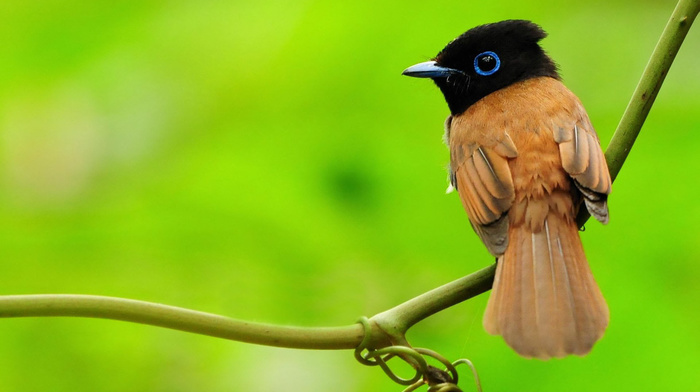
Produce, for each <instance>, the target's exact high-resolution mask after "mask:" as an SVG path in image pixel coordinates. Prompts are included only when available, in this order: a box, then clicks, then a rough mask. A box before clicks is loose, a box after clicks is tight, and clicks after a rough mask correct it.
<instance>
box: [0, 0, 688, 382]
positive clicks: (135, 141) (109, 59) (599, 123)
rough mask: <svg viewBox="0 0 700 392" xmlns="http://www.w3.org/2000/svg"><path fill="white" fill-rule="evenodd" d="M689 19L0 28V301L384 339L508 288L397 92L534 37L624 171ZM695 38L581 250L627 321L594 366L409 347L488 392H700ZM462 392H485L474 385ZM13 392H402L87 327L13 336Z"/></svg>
mask: <svg viewBox="0 0 700 392" xmlns="http://www.w3.org/2000/svg"><path fill="white" fill-rule="evenodd" d="M674 4H675V3H674V1H671V0H648V1H639V0H635V1H622V0H613V1H610V0H606V1H587V2H581V1H561V0H557V1H554V0H546V1H536V2H535V1H532V2H526V1H520V0H518V1H497V2H487V1H482V2H474V1H431V2H426V1H375V0H371V1H370V0H358V1H352V2H331V1H311V0H306V1H304V0H302V1H299V0H285V1H273V0H262V1H257V2H250V1H245V2H243V1H228V2H209V1H203V2H195V1H189V2H188V1H181V2H169V3H165V2H158V1H118V2H113V3H107V2H94V1H70V0H68V1H65V0H64V1H38V2H20V1H12V0H10V1H3V2H1V3H0V15H2V23H0V37H2V40H1V42H2V43H1V44H0V222H2V223H1V224H0V266H1V269H0V271H1V272H0V294H30V293H82V294H100V295H110V296H120V297H127V298H134V299H141V300H148V301H156V302H161V303H165V304H170V305H176V306H182V307H188V308H193V309H197V310H202V311H208V312H214V313H219V314H223V315H228V316H231V317H236V318H242V319H250V320H256V321H264V322H270V323H278V324H292V325H308V326H334V325H346V324H350V323H352V322H354V321H355V320H356V319H357V318H358V317H359V316H361V315H367V316H371V315H373V314H375V313H377V312H380V311H383V310H385V309H388V308H389V307H392V306H394V305H396V304H398V303H400V302H403V301H404V300H407V299H409V298H411V297H413V296H415V295H418V294H420V293H422V292H425V291H427V290H429V289H432V288H434V287H436V286H438V285H441V284H443V283H446V282H449V281H451V280H453V279H456V278H459V277H461V276H463V275H465V274H468V273H470V272H473V271H475V270H477V269H479V268H482V267H484V266H486V265H488V264H489V263H491V262H492V258H491V257H490V256H489V255H488V254H487V252H486V251H485V249H484V248H483V246H482V245H481V243H480V242H479V240H478V239H477V237H476V236H475V235H474V234H473V233H472V230H471V228H470V226H469V224H468V222H467V218H466V214H465V213H464V212H463V210H462V207H461V205H460V203H459V200H458V198H457V195H456V194H451V195H445V193H444V189H445V188H446V186H447V181H446V173H445V166H446V164H447V160H448V153H447V150H446V148H445V146H444V145H443V144H442V142H441V137H442V122H443V120H444V118H445V116H446V115H447V114H448V113H447V107H446V105H445V104H444V102H443V100H442V96H441V95H440V93H439V91H438V90H437V89H436V88H435V87H434V86H433V85H432V84H431V83H430V82H428V81H425V80H417V79H409V78H405V77H402V76H401V75H400V74H401V71H402V70H403V69H404V68H405V67H407V66H409V65H412V64H414V63H416V62H420V61H425V60H428V59H429V58H431V57H432V56H434V55H435V54H436V53H437V52H438V51H439V50H440V49H441V48H442V47H443V46H444V45H445V44H446V43H447V42H448V41H450V40H451V39H452V38H454V37H455V36H457V35H459V34H460V33H462V32H463V31H465V30H467V29H468V28H470V27H473V26H475V25H478V24H482V23H486V22H492V21H497V20H502V19H507V18H524V19H531V20H534V21H536V22H537V23H539V24H541V25H542V26H543V27H544V28H545V29H546V30H547V31H548V32H549V33H550V37H549V38H547V39H546V40H545V41H543V45H544V46H545V48H546V49H547V50H548V52H549V53H550V54H551V55H552V57H554V58H555V59H556V61H557V62H558V63H559V65H560V66H561V70H562V74H563V77H564V80H565V82H566V84H567V85H568V86H569V87H570V88H571V89H572V90H573V91H574V92H575V93H576V94H577V95H578V96H579V97H580V98H581V100H582V101H583V103H584V104H585V106H586V107H587V109H588V112H589V114H590V116H591V118H592V120H593V123H594V125H595V126H596V128H597V130H598V133H599V135H600V138H601V140H602V143H603V145H604V146H607V144H608V141H609V140H610V137H611V135H612V132H613V130H614V128H615V126H616V124H617V122H618V120H619V118H620V116H621V114H622V112H623V110H624V108H625V106H626V104H627V100H628V98H629V96H630V95H631V93H632V91H633V89H634V87H635V85H636V82H637V80H638V78H639V75H640V74H641V72H642V69H643V67H644V65H645V64H646V61H647V59H648V57H649V55H650V53H651V51H652V49H653V47H654V45H655V43H656V40H657V38H658V36H659V34H660V33H661V31H662V29H663V27H664V25H665V24H666V21H667V18H668V16H669V15H670V13H671V11H672V9H673V7H674ZM699 58H700V26H695V29H694V30H691V33H690V35H689V37H688V38H687V41H686V43H685V45H684V47H683V48H682V49H681V52H680V54H679V57H678V58H677V60H676V62H675V64H674V65H673V68H672V69H671V72H670V74H669V76H668V78H667V79H666V82H665V84H664V86H663V89H662V90H661V93H660V94H659V97H658V99H657V102H656V104H655V106H654V108H653V109H652V111H651V114H650V116H649V118H648V120H647V122H646V124H645V126H644V129H643V130H642V133H641V136H640V138H639V140H638V142H637V144H636V146H635V147H634V149H633V151H632V153H631V155H630V157H629V159H628V161H627V163H626V165H625V167H624V168H623V170H622V172H621V175H620V176H619V178H618V181H617V182H616V183H615V186H614V188H613V189H614V192H613V194H612V197H611V200H610V208H611V222H610V224H609V225H608V226H607V227H602V226H600V225H598V224H596V223H592V222H591V223H589V224H588V225H587V230H586V232H585V233H584V234H583V238H584V243H585V246H586V249H587V253H588V256H589V259H590V261H591V264H592V268H593V270H594V273H595V275H596V277H597V280H598V282H599V284H600V286H601V287H602V290H603V292H604V293H605V296H606V298H607V300H608V303H609V305H610V308H611V312H612V320H611V324H610V327H609V329H608V332H607V333H606V336H605V337H604V339H603V340H602V341H600V342H599V343H598V344H597V345H596V347H595V348H594V350H593V352H592V353H591V354H590V355H588V356H587V357H585V358H579V357H572V358H566V359H564V360H555V361H549V362H542V361H536V360H526V359H522V358H520V357H518V356H517V355H515V354H514V353H513V352H512V351H511V350H510V349H509V348H508V347H507V346H506V345H505V344H504V343H503V342H502V340H501V338H500V337H493V336H489V335H487V334H485V332H484V331H483V328H482V326H481V316H482V313H483V310H484V307H485V303H486V299H487V296H486V295H483V296H480V297H478V298H475V299H473V300H470V301H467V302H466V303H463V304H460V305H458V306H455V307H454V308H452V309H449V310H446V311H444V312H442V313H440V314H438V315H435V316H434V317H432V318H430V319H428V320H426V321H424V322H423V323H421V324H419V325H418V326H416V327H414V328H413V329H412V330H411V332H410V335H409V339H410V341H411V342H412V343H413V344H414V345H417V346H423V347H430V348H433V349H435V350H437V351H439V352H441V353H443V354H444V355H445V356H447V357H448V358H451V359H457V358H459V357H468V358H470V359H471V360H472V361H473V362H474V363H475V364H476V365H477V367H478V370H479V371H480V373H481V377H482V381H483V385H484V390H485V391H512V390H518V391H561V390H566V391H638V390H657V389H658V390H662V389H663V390H672V391H680V390H698V389H700V379H699V376H698V372H697V369H698V366H700V333H699V331H700V316H699V313H700V288H699V286H698V283H697V282H698V281H699V279H700V263H699V261H700V242H699V240H700V235H699V234H698V233H699V232H700V231H699V230H698V226H697V225H698V222H699V221H700V204H699V203H697V201H696V199H697V193H698V191H699V190H700V186H699V185H698V172H699V170H700V160H698V155H697V151H698V150H700V94H699V93H698V91H700V66H699V65H700V62H699ZM463 374H464V382H463V383H462V386H463V388H464V389H465V390H474V387H473V385H472V384H471V383H470V381H469V380H470V376H469V375H468V372H466V371H464V370H463ZM0 390H2V391H234V390H247V391H263V392H265V391H280V390H291V391H297V390H299V391H300V390H304V391H328V390H333V391H365V390H370V391H398V390H401V387H399V386H398V385H395V384H393V383H392V382H391V381H390V380H389V379H388V378H386V377H385V376H384V374H382V373H381V371H380V370H379V369H377V368H367V367H364V366H361V365H359V364H358V363H356V362H355V360H354V359H353V356H352V353H351V352H350V351H330V352H329V351H326V352H321V351H297V350H286V349H277V348H267V347H258V346H252V345H247V344H242V343H237V342H230V341H224V340H219V339H214V338H210V337H205V336H197V335H191V334H186V333H181V332H177V331H171V330H164V329H159V328H155V327H149V326H143V325H136V324H128V323H122V322H116V321H106V320H92V319H4V320H0Z"/></svg>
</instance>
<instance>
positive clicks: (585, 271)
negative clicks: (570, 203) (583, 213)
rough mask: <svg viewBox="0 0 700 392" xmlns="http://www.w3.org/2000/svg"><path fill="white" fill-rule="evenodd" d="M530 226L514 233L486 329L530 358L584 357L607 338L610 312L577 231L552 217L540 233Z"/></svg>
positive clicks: (500, 262)
mask: <svg viewBox="0 0 700 392" xmlns="http://www.w3.org/2000/svg"><path fill="white" fill-rule="evenodd" d="M525 226H526V225H521V226H519V227H511V228H510V229H509V233H508V235H509V245H508V248H507V249H506V252H505V254H504V255H503V256H501V257H499V259H498V266H497V267H496V278H495V281H494V283H493V292H492V293H491V297H490V298H489V302H488V305H487V307H486V313H485V315H484V328H485V329H486V331H487V332H488V333H490V334H494V335H503V338H504V339H505V341H506V343H508V345H509V346H511V347H512V348H513V349H514V350H515V351H517V352H518V353H519V354H520V355H523V356H526V357H537V358H541V359H548V358H551V357H563V356H565V355H568V354H577V355H584V354H586V353H588V352H589V351H590V350H591V348H592V347H593V344H595V342H596V341H597V340H598V339H600V338H601V337H602V336H603V332H605V328H606V327H607V325H608V320H609V311H608V306H607V304H606V303H605V299H604V298H603V295H602V294H601V293H600V289H599V288H598V285H597V284H596V282H595V280H594V279H593V275H592V274H591V270H590V268H589V267H588V262H587V261H586V256H585V255H584V253H583V246H582V245H581V239H580V238H579V235H578V228H577V227H576V224H575V223H574V222H566V221H565V220H564V219H563V218H561V217H559V216H557V215H556V214H553V213H550V214H549V215H548V216H547V219H546V220H545V224H544V227H543V228H542V230H541V231H540V232H538V233H533V232H532V231H530V230H529V229H527V228H526V227H525Z"/></svg>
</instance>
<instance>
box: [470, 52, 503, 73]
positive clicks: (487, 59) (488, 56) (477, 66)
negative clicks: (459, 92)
mask: <svg viewBox="0 0 700 392" xmlns="http://www.w3.org/2000/svg"><path fill="white" fill-rule="evenodd" d="M499 68H501V59H499V58H498V55H497V54H496V53H494V52H484V53H479V54H478V55H476V57H475V58H474V70H475V71H476V73H478V74H479V75H483V76H489V75H491V74H493V73H494V72H496V71H498V69H499Z"/></svg>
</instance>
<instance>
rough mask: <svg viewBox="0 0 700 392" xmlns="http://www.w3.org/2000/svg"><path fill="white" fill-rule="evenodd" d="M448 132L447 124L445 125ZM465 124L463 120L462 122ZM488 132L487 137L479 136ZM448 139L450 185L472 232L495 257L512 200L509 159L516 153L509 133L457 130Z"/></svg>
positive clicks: (505, 234) (501, 249)
mask: <svg viewBox="0 0 700 392" xmlns="http://www.w3.org/2000/svg"><path fill="white" fill-rule="evenodd" d="M447 125H448V127H447V133H448V134H449V133H450V132H449V125H450V124H447ZM461 125H462V126H464V123H462V124H461ZM483 135H488V136H487V137H480V136H483ZM452 136H453V137H451V138H450V171H451V175H450V178H451V181H452V185H453V186H454V187H455V188H456V189H457V191H458V192H459V197H460V199H461V200H462V205H463V206H464V209H465V210H466V211H467V215H468V216H469V220H470V222H471V224H472V227H473V228H474V231H476V233H477V234H478V235H479V237H480V238H481V240H482V241H483V242H484V244H485V245H486V247H487V248H488V250H489V252H491V254H493V255H494V256H498V255H502V254H503V253H504V252H505V249H506V246H507V245H508V215H507V214H506V212H507V211H508V210H509V209H510V207H511V205H512V204H513V200H514V197H515V196H514V195H515V191H514V187H513V178H512V176H511V173H510V168H509V166H508V159H509V158H515V157H516V156H517V150H516V148H515V144H513V141H512V140H511V138H510V136H508V133H507V132H505V131H503V132H501V133H500V134H495V133H488V134H485V133H482V132H479V131H472V130H470V129H460V132H459V135H458V136H456V137H455V135H452Z"/></svg>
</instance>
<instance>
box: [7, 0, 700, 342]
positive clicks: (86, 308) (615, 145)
mask: <svg viewBox="0 0 700 392" xmlns="http://www.w3.org/2000/svg"><path fill="white" fill-rule="evenodd" d="M699 11H700V0H680V1H679V3H678V5H677V7H676V9H675V10H674V12H673V15H672V16H671V19H670V20H669V22H668V24H667V25H666V28H665V29H664V32H663V34H662V35H661V38H660V40H659V43H658V44H657V46H656V48H655V49H654V52H653V54H652V56H651V59H650V60H649V64H648V65H647V67H646V69H645V71H644V74H643V75H642V79H641V81H640V82H639V85H638V86H637V89H636V90H635V92H634V95H633V96H632V99H631V101H630V103H629V105H628V106H627V109H626V110H625V113H624V115H623V116H622V119H621V121H620V124H619V125H618V127H617V130H616V131H615V133H614V135H613V137H612V140H611V141H610V145H609V147H608V150H607V151H606V153H605V156H606V158H607V161H608V166H609V169H610V173H611V175H612V177H613V179H614V178H615V177H617V174H618V173H619V171H620V168H621V167H622V164H623V163H624V161H625V158H626V157H627V155H628V154H629V151H630V149H631V148H632V145H633V144H634V141H635V139H636V138H637V135H638V134H639V131H640V129H641V127H642V124H643V123H644V120H645V119H646V116H647V114H648V113H649V109H650V108H651V106H652V104H653V103H654V99H655V98H656V94H657V93H658V91H659V89H660V88H661V84H662V83H663V80H664V78H665V76H666V75H667V73H668V70H669V68H670V66H671V63H672V62H673V59H674V58H675V56H676V54H677V53H678V49H679V48H680V46H681V44H682V42H683V39H684V38H685V36H686V34H687V32H688V30H689V29H690V26H691V24H692V23H693V21H694V20H695V17H696V16H697V14H698V12H699ZM587 219H588V216H587V214H585V213H582V214H580V215H579V222H580V223H581V224H583V223H585V221H586V220H587ZM494 271H495V267H494V266H493V265H492V266H489V267H486V268H483V269H481V270H479V271H477V272H475V273H473V274H471V275H468V276H465V277H463V278H461V279H458V280H455V281H454V282H451V283H448V284H446V285H444V286H441V287H438V288H436V289H434V290H432V291H429V292H427V293H425V294H423V295H420V296H418V297H416V298H413V299H411V300H409V301H407V302H405V303H403V304H401V305H398V306H396V307H394V308H392V309H389V310H387V311H385V312H382V313H379V314H377V315H376V316H374V317H372V318H370V319H369V326H370V328H371V333H370V340H369V342H368V343H367V346H366V347H367V348H380V347H384V346H388V345H392V344H403V345H408V343H407V342H406V340H405V333H406V331H407V330H408V329H409V328H410V327H411V326H413V325H414V324H416V323H417V322H419V321H421V320H423V319H425V318H426V317H429V316H430V315H432V314H435V313H437V312H439V311H441V310H443V309H446V308H448V307H450V306H453V305H455V304H457V303H459V302H462V301H464V300H467V299H469V298H472V297H474V296H476V295H479V294H481V293H483V292H485V291H488V290H489V289H490V288H491V285H492V282H493V276H494ZM37 316H39V317H59V316H64V317H95V318H105V319H112V320H121V321H129V322H135V323H141V324H149V325H155V326H160V327H165V328H171V329H176V330H180V331H186V332H193V333H198V334H203V335H209V336H214V337H219V338H224V339H231V340H237V341H242V342H247V343H255V344H263V345H269V346H278V347H289V348H305V349H352V348H355V347H357V346H358V345H359V344H360V343H361V342H362V340H363V336H364V335H365V330H364V328H363V327H362V326H361V325H360V324H353V325H348V326H344V327H331V328H305V327H287V326H276V325H269V324H261V323H252V322H247V321H241V320H235V319H230V318H226V317H222V316H218V315H214V314H209V313H203V312H197V311H193V310H188V309H183V308H177V307H172V306H165V305H160V304H154V303H148V302H142V301H134V300H128V299H121V298H110V297H100V296H88V295H17V296H0V317H37Z"/></svg>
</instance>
